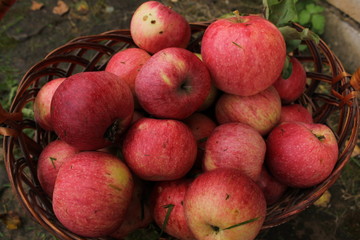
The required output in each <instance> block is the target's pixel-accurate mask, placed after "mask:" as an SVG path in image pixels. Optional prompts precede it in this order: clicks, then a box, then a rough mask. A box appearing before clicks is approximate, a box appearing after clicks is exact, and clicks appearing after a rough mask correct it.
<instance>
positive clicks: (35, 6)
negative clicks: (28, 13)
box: [30, 1, 44, 11]
mask: <svg viewBox="0 0 360 240" xmlns="http://www.w3.org/2000/svg"><path fill="white" fill-rule="evenodd" d="M43 7H44V4H43V3H39V2H37V1H32V4H31V7H30V10H32V11H37V10H40V9H41V8H43Z"/></svg>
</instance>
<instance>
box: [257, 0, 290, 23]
mask: <svg viewBox="0 0 360 240" xmlns="http://www.w3.org/2000/svg"><path fill="white" fill-rule="evenodd" d="M263 4H264V7H265V11H266V14H265V17H266V18H267V19H268V20H269V21H271V22H272V23H273V24H275V25H276V26H278V27H279V26H284V25H286V24H288V23H289V22H291V21H294V19H295V18H297V12H296V8H295V1H294V0H278V1H275V0H264V1H263Z"/></svg>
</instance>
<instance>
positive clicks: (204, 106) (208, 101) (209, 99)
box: [197, 84, 220, 112]
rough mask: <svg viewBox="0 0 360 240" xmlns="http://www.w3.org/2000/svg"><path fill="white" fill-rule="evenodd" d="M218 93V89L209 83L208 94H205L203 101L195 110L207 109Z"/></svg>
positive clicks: (202, 110)
mask: <svg viewBox="0 0 360 240" xmlns="http://www.w3.org/2000/svg"><path fill="white" fill-rule="evenodd" d="M219 95H220V93H219V90H218V89H217V88H216V87H215V85H214V84H211V86H210V91H209V94H208V95H207V97H206V99H205V101H204V102H203V104H201V106H200V107H199V108H198V110H197V111H199V112H204V111H206V110H208V109H209V108H210V107H212V106H213V105H215V102H216V100H217V97H218V96H219Z"/></svg>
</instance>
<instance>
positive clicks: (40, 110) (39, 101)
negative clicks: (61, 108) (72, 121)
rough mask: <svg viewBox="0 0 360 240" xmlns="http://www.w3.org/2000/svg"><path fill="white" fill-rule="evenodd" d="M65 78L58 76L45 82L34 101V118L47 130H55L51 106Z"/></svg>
mask: <svg viewBox="0 0 360 240" xmlns="http://www.w3.org/2000/svg"><path fill="white" fill-rule="evenodd" d="M64 80H65V78H56V79H53V80H51V81H49V82H47V83H45V84H44V85H43V86H42V87H41V88H40V90H39V92H38V94H37V95H36V97H35V101H34V119H35V122H36V123H37V124H39V126H40V127H41V128H43V129H45V130H47V131H53V127H52V123H51V114H50V106H51V100H52V97H53V95H54V93H55V91H56V89H57V88H58V87H59V85H60V84H61V83H62V82H63V81H64Z"/></svg>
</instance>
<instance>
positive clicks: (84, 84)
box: [51, 71, 134, 150]
mask: <svg viewBox="0 0 360 240" xmlns="http://www.w3.org/2000/svg"><path fill="white" fill-rule="evenodd" d="M133 112H134V100H133V96H132V94H131V91H130V88H129V86H128V85H127V84H126V82H125V81H123V80H121V79H119V78H118V77H117V76H116V75H115V74H113V73H110V72H105V71H96V72H80V73H77V74H74V75H72V76H70V77H68V78H66V79H65V80H64V81H63V83H62V84H61V85H60V86H59V87H58V88H57V89H56V91H55V93H54V96H53V99H52V101H51V121H52V124H53V127H54V131H55V133H56V134H57V135H58V136H59V138H60V139H62V140H64V141H65V142H67V143H68V144H70V145H73V146H74V147H76V148H78V149H79V150H97V149H100V148H104V147H107V146H109V145H111V144H112V143H114V142H116V141H117V140H118V138H119V136H121V135H122V133H123V132H124V131H125V130H126V129H127V128H128V126H129V125H130V122H131V120H132V117H133Z"/></svg>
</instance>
